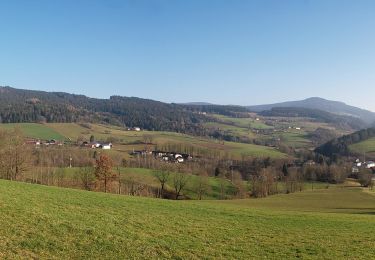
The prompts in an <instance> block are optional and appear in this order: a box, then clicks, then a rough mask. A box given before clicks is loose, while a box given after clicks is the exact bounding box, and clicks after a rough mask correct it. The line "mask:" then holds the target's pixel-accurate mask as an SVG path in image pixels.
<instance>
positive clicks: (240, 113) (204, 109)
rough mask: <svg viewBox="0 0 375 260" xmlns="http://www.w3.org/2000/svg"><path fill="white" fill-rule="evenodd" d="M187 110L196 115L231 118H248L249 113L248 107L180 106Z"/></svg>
mask: <svg viewBox="0 0 375 260" xmlns="http://www.w3.org/2000/svg"><path fill="white" fill-rule="evenodd" d="M180 106H183V107H184V108H185V109H186V110H188V111H192V112H195V113H210V114H219V115H223V116H230V117H248V116H249V111H248V109H247V108H246V107H242V106H234V105H225V106H224V105H223V106H222V105H180Z"/></svg>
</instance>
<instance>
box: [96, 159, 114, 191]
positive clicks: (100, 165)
mask: <svg viewBox="0 0 375 260" xmlns="http://www.w3.org/2000/svg"><path fill="white" fill-rule="evenodd" d="M112 165H113V162H112V159H111V158H110V157H108V156H107V155H105V154H102V155H100V157H99V159H97V160H96V168H95V177H96V179H97V181H99V182H103V184H104V192H107V187H108V184H109V183H110V182H111V181H112V180H113V179H114V178H115V177H116V174H114V173H113V172H112Z"/></svg>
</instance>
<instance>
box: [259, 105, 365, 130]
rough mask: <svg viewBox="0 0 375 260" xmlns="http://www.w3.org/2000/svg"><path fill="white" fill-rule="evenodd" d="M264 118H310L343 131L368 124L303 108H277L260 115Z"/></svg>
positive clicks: (352, 118)
mask: <svg viewBox="0 0 375 260" xmlns="http://www.w3.org/2000/svg"><path fill="white" fill-rule="evenodd" d="M260 114H261V115H262V116H272V117H308V118H313V119H315V120H317V121H319V122H324V123H330V124H334V125H335V126H336V127H338V128H341V129H355V130H358V129H361V128H364V127H366V123H365V122H363V121H362V120H361V119H359V118H355V117H351V116H344V115H336V114H332V113H329V112H326V111H323V110H319V109H310V108H301V107H275V108H272V109H271V110H266V111H263V112H261V113H260Z"/></svg>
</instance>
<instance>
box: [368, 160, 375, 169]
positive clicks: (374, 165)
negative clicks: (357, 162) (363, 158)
mask: <svg viewBox="0 0 375 260" xmlns="http://www.w3.org/2000/svg"><path fill="white" fill-rule="evenodd" d="M366 168H367V169H370V168H375V162H373V161H369V162H366Z"/></svg>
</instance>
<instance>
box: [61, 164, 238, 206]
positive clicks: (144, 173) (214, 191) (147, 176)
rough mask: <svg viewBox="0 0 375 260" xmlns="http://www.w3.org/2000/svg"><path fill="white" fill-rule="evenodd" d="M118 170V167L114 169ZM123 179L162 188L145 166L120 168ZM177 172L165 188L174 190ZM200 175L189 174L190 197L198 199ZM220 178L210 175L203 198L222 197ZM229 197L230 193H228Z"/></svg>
mask: <svg viewBox="0 0 375 260" xmlns="http://www.w3.org/2000/svg"><path fill="white" fill-rule="evenodd" d="M77 171H79V168H65V173H66V174H67V176H68V177H70V178H72V176H73V175H74V174H77ZM114 172H116V169H115V170H114ZM120 172H121V176H122V179H123V180H124V181H127V180H130V179H131V180H133V181H135V182H137V183H142V184H146V185H148V186H151V187H154V188H160V182H159V181H158V180H157V179H156V177H155V176H154V171H153V170H150V169H144V168H121V169H120ZM174 174H175V173H173V172H172V173H170V176H169V180H168V182H167V184H166V187H165V189H167V190H170V191H173V176H174ZM199 178H200V177H199V176H196V175H189V181H188V184H187V186H186V187H185V188H184V190H183V191H182V194H184V195H186V196H188V197H189V198H190V199H198V196H197V193H196V190H195V188H194V187H195V185H196V183H197V182H198V179H199ZM220 181H221V180H220V179H219V178H214V177H208V186H209V189H208V190H207V194H205V195H204V196H203V199H220V197H221V188H220ZM223 183H224V184H223V185H224V187H225V192H226V193H229V194H233V193H234V186H233V184H232V183H231V182H230V181H228V180H223ZM228 197H229V195H228Z"/></svg>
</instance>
